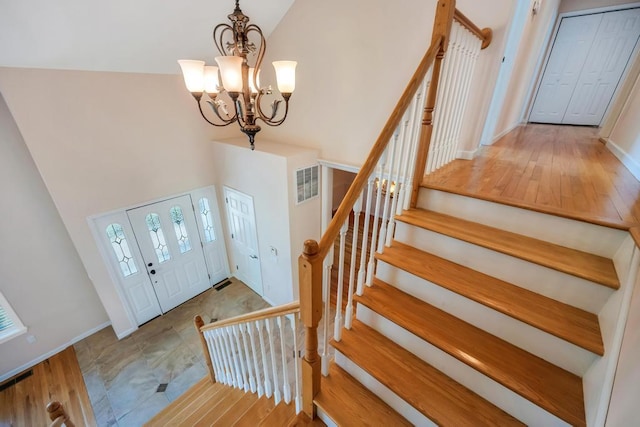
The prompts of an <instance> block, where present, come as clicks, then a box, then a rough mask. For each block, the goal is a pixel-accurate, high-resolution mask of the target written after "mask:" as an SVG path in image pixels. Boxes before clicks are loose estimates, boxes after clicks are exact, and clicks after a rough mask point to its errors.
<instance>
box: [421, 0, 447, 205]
mask: <svg viewBox="0 0 640 427" xmlns="http://www.w3.org/2000/svg"><path fill="white" fill-rule="evenodd" d="M455 10H456V2H455V0H440V1H438V6H437V9H436V19H435V21H434V23H433V33H432V35H431V42H432V43H433V42H437V41H438V40H440V49H439V50H438V54H437V55H436V60H435V62H434V63H433V72H432V73H431V83H430V85H429V93H428V94H427V101H426V104H425V107H424V115H423V116H422V127H421V129H420V139H419V142H418V150H417V152H416V163H415V167H414V173H413V183H412V184H413V188H412V191H411V207H412V208H415V207H416V204H417V202H418V192H419V191H420V184H421V183H422V179H423V178H424V171H425V169H426V164H427V156H428V154H429V146H430V145H431V135H432V133H433V111H434V110H435V108H436V98H437V95H438V84H439V83H440V70H441V69H442V60H443V59H444V54H445V52H446V51H447V47H448V46H449V35H450V33H451V25H452V24H453V16H454V14H455Z"/></svg>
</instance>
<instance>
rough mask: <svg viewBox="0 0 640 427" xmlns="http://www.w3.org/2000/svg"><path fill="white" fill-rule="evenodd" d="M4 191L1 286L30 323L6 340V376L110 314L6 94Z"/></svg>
mask: <svg viewBox="0 0 640 427" xmlns="http://www.w3.org/2000/svg"><path fill="white" fill-rule="evenodd" d="M0 194H2V221H0V235H2V256H0V291H2V294H3V295H4V296H5V297H6V298H7V300H8V301H9V303H10V304H11V306H12V307H13V309H14V310H15V312H16V313H17V315H18V316H19V317H20V320H21V321H22V322H23V323H24V325H25V326H26V327H27V328H28V331H27V335H21V336H19V337H16V338H14V339H12V340H10V341H7V342H5V343H3V344H0V381H2V380H3V379H5V378H6V377H8V376H11V375H13V374H15V373H17V372H15V371H16V370H19V369H20V368H21V367H27V366H25V365H29V364H30V362H36V361H38V360H39V359H40V358H41V357H42V356H46V355H48V354H50V353H51V352H56V351H59V350H62V349H63V348H65V347H66V346H67V345H69V344H70V343H72V342H74V341H76V340H78V339H81V338H82V337H83V336H84V335H85V334H86V333H87V332H88V331H95V330H96V328H100V327H102V326H103V325H104V324H105V322H107V321H108V318H107V315H106V313H105V312H104V309H103V308H102V304H101V303H100V300H99V299H98V295H97V294H96V292H95V290H94V288H93V286H92V284H91V281H90V280H89V278H88V277H87V272H86V271H85V269H84V267H83V265H82V262H81V261H80V257H79V256H78V253H77V252H76V249H75V248H74V246H73V243H72V242H71V239H70V238H69V234H68V233H67V230H66V229H65V227H64V224H63V223H62V220H61V218H60V215H59V214H58V211H57V209H56V207H55V205H54V203H53V200H51V196H50V195H49V193H48V192H47V189H46V187H45V185H44V182H43V181H42V178H41V177H40V174H39V173H38V170H37V168H36V165H35V164H34V162H33V159H32V158H31V155H30V154H29V151H28V149H27V146H26V145H25V144H24V141H23V139H22V136H21V135H20V131H19V130H18V127H17V126H16V124H15V122H14V120H13V117H12V116H11V113H10V111H9V109H8V108H7V105H6V103H5V102H4V99H3V98H2V95H1V94H0ZM28 335H32V336H33V337H35V339H36V342H34V343H33V344H29V343H28V342H27V340H26V338H27V336H28Z"/></svg>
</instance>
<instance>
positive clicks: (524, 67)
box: [494, 0, 560, 141]
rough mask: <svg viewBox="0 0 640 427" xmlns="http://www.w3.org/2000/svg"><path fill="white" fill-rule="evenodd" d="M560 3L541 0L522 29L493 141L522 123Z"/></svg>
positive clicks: (555, 0) (554, 0)
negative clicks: (536, 9) (537, 8)
mask: <svg viewBox="0 0 640 427" xmlns="http://www.w3.org/2000/svg"><path fill="white" fill-rule="evenodd" d="M559 5H560V0H545V1H543V2H541V7H540V9H539V11H538V13H537V14H536V15H535V16H532V15H531V13H530V12H529V17H528V19H527V21H526V24H525V27H524V29H523V30H522V39H521V40H520V46H519V47H518V53H517V56H516V58H515V63H514V66H513V71H512V73H511V80H510V81H509V85H508V88H507V92H506V93H507V95H506V97H505V100H504V104H503V107H502V110H501V112H500V115H499V118H498V121H497V123H496V128H495V131H494V141H495V139H496V138H497V137H500V136H502V135H504V134H505V133H507V132H508V131H510V130H511V129H513V128H514V127H515V126H517V125H519V124H520V123H522V122H523V121H526V118H525V117H524V114H525V113H526V109H527V107H528V104H529V102H530V97H531V93H532V90H534V89H535V82H536V78H537V77H538V74H539V72H540V69H541V67H542V65H543V61H544V54H545V50H546V43H547V42H548V41H549V35H550V34H551V31H552V30H553V26H554V24H555V21H556V17H557V16H558V7H559Z"/></svg>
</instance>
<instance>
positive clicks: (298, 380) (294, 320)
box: [287, 313, 302, 414]
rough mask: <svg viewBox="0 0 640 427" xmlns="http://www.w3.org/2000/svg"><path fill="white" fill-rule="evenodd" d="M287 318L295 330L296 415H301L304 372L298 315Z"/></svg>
mask: <svg viewBox="0 0 640 427" xmlns="http://www.w3.org/2000/svg"><path fill="white" fill-rule="evenodd" d="M287 317H288V318H289V323H290V324H291V329H292V330H293V364H294V371H295V375H296V390H295V393H296V396H295V399H294V401H295V403H296V413H297V414H299V413H300V411H301V410H302V370H301V364H300V351H299V348H298V314H297V313H296V314H290V315H288V316H287Z"/></svg>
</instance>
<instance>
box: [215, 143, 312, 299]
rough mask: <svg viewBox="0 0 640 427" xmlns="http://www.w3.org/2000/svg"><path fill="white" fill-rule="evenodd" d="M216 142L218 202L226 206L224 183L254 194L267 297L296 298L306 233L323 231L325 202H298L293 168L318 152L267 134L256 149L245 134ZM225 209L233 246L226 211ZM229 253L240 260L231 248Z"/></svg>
mask: <svg viewBox="0 0 640 427" xmlns="http://www.w3.org/2000/svg"><path fill="white" fill-rule="evenodd" d="M213 147H214V149H213V157H212V159H215V160H214V162H213V163H212V165H211V167H212V170H213V171H214V173H215V175H216V185H217V186H218V188H220V194H219V197H220V202H219V205H220V206H221V207H223V206H224V194H223V186H227V187H231V188H233V189H235V190H237V191H240V192H242V193H244V194H247V195H249V196H251V197H253V203H254V210H255V216H256V227H257V232H258V248H259V255H258V256H259V257H260V260H261V262H260V266H261V272H262V284H263V288H264V296H265V299H267V300H268V301H269V302H271V303H272V304H274V305H280V304H284V303H287V302H290V301H292V300H294V299H297V290H298V280H297V270H298V267H297V265H298V264H297V258H298V255H300V253H301V252H302V243H303V242H304V240H305V239H308V238H315V239H317V238H318V237H319V228H320V204H319V198H317V199H314V200H312V201H309V202H306V203H304V204H301V205H299V206H295V189H293V188H291V187H292V186H293V183H294V180H293V171H294V170H295V169H296V168H298V167H303V166H310V165H312V164H314V163H315V162H316V155H317V152H316V151H315V150H309V149H301V148H299V147H295V146H292V145H285V144H278V143H274V142H271V141H268V140H266V139H265V138H262V135H260V136H259V137H258V138H256V148H255V150H254V151H251V150H250V149H249V143H248V142H247V139H246V138H244V137H243V138H233V139H228V140H222V141H217V142H214V143H213ZM221 210H222V211H223V212H222V215H223V219H222V221H223V224H224V225H223V227H224V228H225V238H226V239H227V240H226V242H227V248H231V244H232V243H231V241H230V239H229V232H228V227H227V226H226V224H227V223H226V221H227V219H226V212H225V211H224V208H221ZM271 247H274V248H276V249H277V251H278V256H277V258H274V257H272V256H271V250H270V248H271ZM229 258H230V260H229V261H230V263H231V265H232V266H233V265H235V261H234V259H233V252H232V251H231V250H229ZM233 271H234V269H233V268H232V269H231V273H232V274H233Z"/></svg>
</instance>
